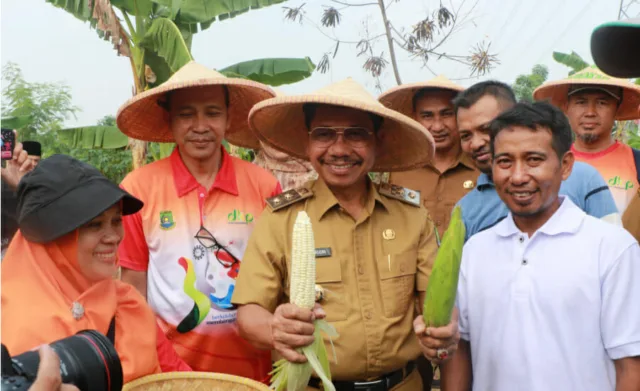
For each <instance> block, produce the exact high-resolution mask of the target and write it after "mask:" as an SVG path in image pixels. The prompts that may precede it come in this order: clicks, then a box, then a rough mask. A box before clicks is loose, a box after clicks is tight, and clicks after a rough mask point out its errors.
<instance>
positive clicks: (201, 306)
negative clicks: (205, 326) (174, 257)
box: [177, 257, 211, 333]
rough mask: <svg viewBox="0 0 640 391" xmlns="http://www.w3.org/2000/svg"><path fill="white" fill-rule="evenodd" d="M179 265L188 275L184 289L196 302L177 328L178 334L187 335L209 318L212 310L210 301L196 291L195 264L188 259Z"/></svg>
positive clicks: (185, 277) (185, 278)
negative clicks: (208, 315)
mask: <svg viewBox="0 0 640 391" xmlns="http://www.w3.org/2000/svg"><path fill="white" fill-rule="evenodd" d="M178 264H180V266H182V267H183V268H184V271H185V272H186V275H185V276H184V282H183V285H182V287H183V289H184V293H186V294H187V296H189V297H190V298H191V299H193V301H194V305H193V309H192V310H191V312H189V314H188V315H187V317H186V318H184V319H183V320H182V321H181V322H180V323H179V324H178V327H177V330H178V332H180V333H186V332H189V331H191V330H193V329H194V328H196V326H198V325H199V324H200V323H202V321H203V320H204V318H206V317H207V314H208V313H209V310H210V309H211V306H210V303H209V299H208V298H207V296H205V295H204V294H203V293H202V292H200V291H198V290H197V289H196V272H195V270H194V267H193V262H191V260H189V259H187V258H184V257H183V258H180V259H179V260H178Z"/></svg>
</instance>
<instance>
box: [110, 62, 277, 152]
mask: <svg viewBox="0 0 640 391" xmlns="http://www.w3.org/2000/svg"><path fill="white" fill-rule="evenodd" d="M218 85H223V86H227V89H228V90H229V113H228V116H229V121H231V123H230V127H229V130H228V131H227V133H226V135H225V138H226V140H227V141H228V142H229V143H231V144H233V145H238V146H241V147H246V148H254V149H255V148H259V144H258V140H257V139H256V137H255V136H254V134H253V133H252V132H251V131H250V130H249V126H248V124H247V117H248V115H249V111H250V110H251V107H253V105H254V104H256V103H258V102H260V101H262V100H265V99H269V98H272V97H274V96H275V93H274V92H273V90H271V88H269V87H267V86H265V85H263V84H261V83H257V82H255V81H251V80H244V79H235V78H229V77H226V76H224V75H222V74H220V73H218V72H216V71H214V70H213V69H209V68H207V67H205V66H203V65H200V64H198V63H196V62H194V61H191V62H189V63H187V64H186V65H185V66H183V67H182V68H180V69H179V70H178V71H177V72H176V73H174V74H173V76H171V78H169V80H167V81H166V82H164V83H162V84H161V85H159V86H157V87H155V88H152V89H150V90H148V91H145V92H143V93H141V94H138V95H136V96H134V97H133V98H131V99H129V100H128V101H127V102H126V103H125V104H124V105H122V106H121V107H120V109H119V110H118V115H117V124H118V128H120V130H121V131H122V132H123V133H124V134H126V135H127V136H130V137H133V138H135V139H139V140H144V141H156V142H165V143H166V142H174V140H173V135H172V134H171V129H170V126H169V115H168V113H167V111H166V110H165V109H164V108H163V107H162V106H160V105H159V104H158V100H162V98H163V97H164V94H165V93H167V92H168V91H174V90H178V89H181V88H188V87H200V86H218Z"/></svg>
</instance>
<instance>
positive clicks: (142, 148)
mask: <svg viewBox="0 0 640 391" xmlns="http://www.w3.org/2000/svg"><path fill="white" fill-rule="evenodd" d="M284 1H286V0H233V1H229V0H46V2H48V3H51V4H52V5H54V6H56V7H59V8H62V9H64V10H66V11H67V12H69V13H71V14H72V15H73V16H75V17H76V18H78V19H80V20H82V21H84V22H87V21H88V22H90V24H91V26H92V27H93V28H95V29H96V31H97V32H98V35H99V36H100V37H101V38H103V39H105V40H108V41H110V42H111V43H112V44H113V47H114V49H115V50H116V52H117V54H118V55H121V56H125V57H128V58H129V62H130V64H131V70H132V73H133V82H134V94H138V93H140V92H142V91H144V90H146V89H148V88H151V87H154V86H156V85H158V84H161V83H162V82H164V81H166V80H167V79H168V78H169V77H170V76H171V75H172V74H173V73H174V72H175V71H177V70H178V69H180V67H182V66H183V65H184V64H186V63H187V62H189V61H191V60H192V59H193V57H192V56H191V52H190V47H191V41H192V37H193V34H195V33H197V32H199V31H202V30H204V29H207V28H208V27H209V26H211V24H212V23H214V22H215V21H221V20H225V19H229V18H233V17H235V16H237V15H239V14H242V13H244V12H247V11H249V10H251V9H257V8H261V7H265V6H270V5H274V4H278V3H282V2H284ZM118 15H121V17H122V20H121V19H120V18H119V17H118ZM129 145H130V147H131V150H132V154H133V160H134V161H133V166H134V168H137V167H140V166H142V165H143V164H144V161H145V157H146V143H145V142H142V141H139V140H134V139H130V140H129Z"/></svg>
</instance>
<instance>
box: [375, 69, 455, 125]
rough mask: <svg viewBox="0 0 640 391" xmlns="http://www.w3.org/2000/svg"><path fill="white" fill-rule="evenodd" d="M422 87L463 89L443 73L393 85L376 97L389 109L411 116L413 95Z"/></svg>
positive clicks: (453, 90)
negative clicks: (429, 78)
mask: <svg viewBox="0 0 640 391" xmlns="http://www.w3.org/2000/svg"><path fill="white" fill-rule="evenodd" d="M423 88H440V89H443V90H449V91H452V92H454V93H458V92H460V91H464V87H463V86H461V85H458V84H456V83H454V82H452V81H451V80H449V79H447V78H446V77H444V76H443V75H439V76H437V77H435V78H433V79H431V80H427V81H420V82H417V83H407V84H403V85H400V86H396V87H393V88H391V89H389V90H387V91H385V92H384V93H382V95H380V96H379V97H378V100H379V101H380V103H382V104H383V105H385V106H386V107H388V108H390V109H391V110H395V111H397V112H400V113H402V114H404V115H407V116H409V117H411V118H413V97H414V96H415V94H416V92H418V91H420V90H421V89H423Z"/></svg>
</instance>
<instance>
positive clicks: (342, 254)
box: [232, 79, 459, 391]
mask: <svg viewBox="0 0 640 391" xmlns="http://www.w3.org/2000/svg"><path fill="white" fill-rule="evenodd" d="M249 123H250V125H251V126H252V128H253V130H254V131H255V132H256V134H258V136H259V138H260V139H261V141H263V142H266V143H267V144H269V145H271V146H273V147H275V148H278V149H280V150H282V151H284V152H286V153H288V154H290V155H292V156H297V157H301V158H306V159H308V160H310V161H311V164H312V165H313V166H314V168H315V170H316V172H318V175H319V179H318V180H317V181H313V182H310V183H308V184H306V185H305V186H304V187H301V188H297V189H293V190H290V191H287V192H285V193H283V194H282V195H280V196H277V197H273V198H271V199H269V200H268V204H269V206H268V207H267V210H266V211H265V212H264V213H263V214H262V216H261V219H260V220H259V221H258V223H257V226H256V228H255V231H254V232H253V234H252V236H251V238H250V240H249V243H248V245H247V250H246V252H245V256H244V258H243V265H242V273H240V277H239V279H238V281H237V285H236V290H235V292H234V296H233V299H232V302H233V303H235V304H237V305H239V306H240V308H239V312H238V314H239V318H238V320H239V322H238V326H239V328H240V333H241V335H242V336H244V337H245V338H246V339H247V340H248V341H250V342H251V343H252V344H254V345H255V346H257V347H261V348H264V349H274V350H276V352H277V353H278V354H279V355H281V356H283V357H284V358H286V359H287V360H289V361H292V362H304V361H305V358H304V356H302V355H300V354H299V353H297V352H296V351H295V349H296V348H298V347H301V346H306V345H308V344H310V343H311V342H312V341H313V336H312V334H313V330H314V327H313V324H312V319H314V318H320V317H324V316H326V319H327V321H328V322H330V323H331V324H332V325H333V326H334V327H335V328H336V329H337V331H338V333H339V337H337V338H335V339H334V340H333V343H334V345H335V350H336V356H337V362H336V361H334V360H333V358H332V357H330V361H331V374H332V377H333V380H334V384H335V385H336V389H337V390H346V389H351V390H353V389H354V387H355V389H358V390H392V389H393V390H402V391H410V390H419V389H421V387H422V382H421V379H420V376H419V374H418V372H417V371H416V370H415V363H414V362H415V360H416V358H417V357H419V356H420V355H421V354H425V355H426V356H427V357H428V358H429V359H432V360H437V358H436V356H437V357H441V358H446V357H447V356H450V355H451V354H452V353H453V351H454V350H455V349H456V347H457V341H458V340H459V335H458V331H457V319H456V318H454V320H453V321H452V322H451V324H450V325H448V326H446V327H442V328H437V329H432V330H429V334H430V336H429V337H427V336H426V333H425V330H424V329H419V330H418V331H419V333H416V332H414V329H413V326H412V323H413V319H414V314H415V312H414V306H413V299H414V297H415V295H416V293H419V295H420V296H421V298H424V291H425V290H426V287H427V282H428V278H429V274H430V270H431V267H432V264H433V260H434V257H435V252H436V249H437V244H436V240H435V230H434V227H433V225H432V223H431V222H430V221H429V219H428V218H427V217H428V216H427V211H426V210H425V209H424V208H423V207H422V206H421V202H420V196H419V194H418V193H417V192H415V191H413V190H409V189H405V188H401V187H398V186H392V185H389V184H383V185H381V186H380V187H379V188H378V187H377V186H375V185H374V184H373V183H372V182H371V181H370V180H369V179H368V175H367V173H368V172H369V171H375V170H377V171H395V170H402V169H411V168H415V167H421V166H423V165H425V164H426V163H428V162H429V161H430V159H431V158H432V155H433V150H434V147H433V141H432V138H431V136H430V135H428V134H427V133H425V132H424V131H423V130H422V127H421V126H420V124H418V123H416V122H415V121H412V120H411V119H410V118H408V117H405V116H403V115H401V114H399V113H397V112H394V111H392V110H389V109H386V108H385V107H384V106H382V105H381V104H380V103H378V102H377V101H375V99H374V98H373V97H371V96H370V95H369V94H368V93H367V92H366V91H365V90H364V88H362V87H361V86H360V85H358V84H357V83H355V82H354V81H352V80H351V79H347V80H345V81H342V82H338V83H335V84H333V85H330V86H328V87H326V88H324V89H322V90H319V91H317V92H316V93H315V94H313V95H306V96H298V97H288V98H274V99H269V100H267V101H265V102H264V103H261V104H258V105H256V106H254V108H253V110H252V112H251V114H250V117H249ZM305 128H306V129H308V132H305V131H303V130H301V129H305ZM301 210H304V211H306V212H307V214H308V215H309V217H310V219H311V222H312V224H313V230H314V237H315V246H316V257H317V266H316V272H317V275H316V283H317V284H318V285H320V286H321V287H322V288H323V289H324V290H325V292H326V295H324V297H323V298H322V299H321V300H320V302H319V305H318V306H316V308H315V309H314V310H313V311H309V310H303V309H300V308H298V307H296V306H295V305H293V304H287V303H288V301H289V299H288V296H289V286H290V282H289V278H290V276H289V275H290V272H289V267H290V263H291V253H290V252H291V233H292V229H293V223H294V221H295V218H296V216H297V213H298V212H299V211H301ZM365 382H367V383H366V384H365ZM318 384H319V382H318V381H317V380H316V379H315V378H312V381H311V382H310V386H311V387H312V388H317V387H318Z"/></svg>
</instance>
